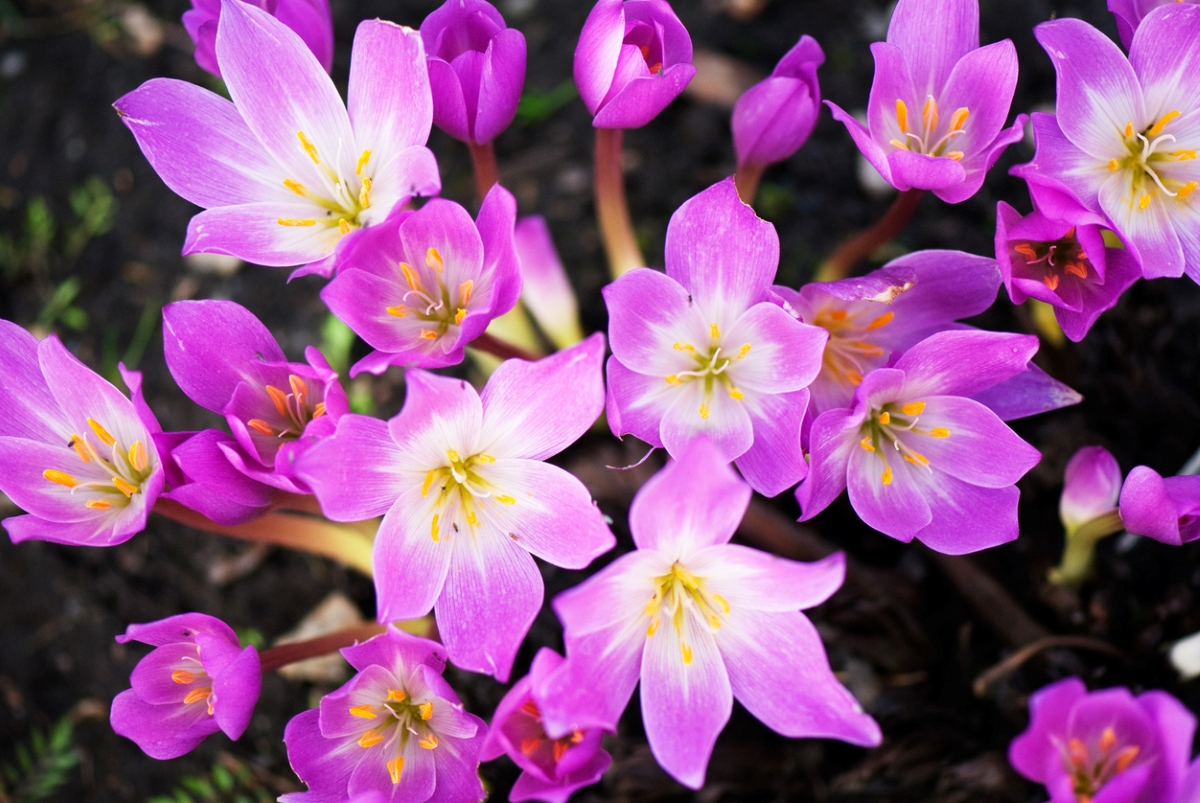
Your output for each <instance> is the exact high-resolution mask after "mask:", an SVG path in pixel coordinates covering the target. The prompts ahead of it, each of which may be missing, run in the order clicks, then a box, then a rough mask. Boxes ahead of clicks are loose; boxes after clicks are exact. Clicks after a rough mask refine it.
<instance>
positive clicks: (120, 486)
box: [112, 477, 138, 499]
mask: <svg viewBox="0 0 1200 803" xmlns="http://www.w3.org/2000/svg"><path fill="white" fill-rule="evenodd" d="M112 484H113V485H115V486H117V490H119V491H120V492H121V493H123V494H125V498H126V499H128V498H130V497H131V496H133V495H134V494H135V493H137V492H138V489H137V486H136V485H130V484H129V483H127V482H126V481H125V480H123V479H121V478H120V477H113V478H112Z"/></svg>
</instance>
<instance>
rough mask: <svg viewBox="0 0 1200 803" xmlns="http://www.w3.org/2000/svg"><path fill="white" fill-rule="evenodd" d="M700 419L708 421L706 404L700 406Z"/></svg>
mask: <svg viewBox="0 0 1200 803" xmlns="http://www.w3.org/2000/svg"><path fill="white" fill-rule="evenodd" d="M700 417H701V418H703V419H706V420H707V419H708V405H707V404H701V405H700Z"/></svg>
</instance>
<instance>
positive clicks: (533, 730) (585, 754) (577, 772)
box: [482, 647, 612, 803]
mask: <svg viewBox="0 0 1200 803" xmlns="http://www.w3.org/2000/svg"><path fill="white" fill-rule="evenodd" d="M562 662H563V659H562V656H561V655H559V654H558V653H556V652H554V650H550V649H546V648H544V647H543V648H542V649H541V650H539V651H538V654H537V655H535V656H534V658H533V666H532V667H530V669H529V674H528V675H526V676H525V677H523V678H521V679H520V680H518V681H517V682H516V683H515V684H513V687H512V688H511V689H509V692H508V694H506V695H504V699H503V700H501V701H500V705H498V706H496V714H495V716H494V717H493V718H492V727H491V729H490V730H489V731H488V736H487V740H486V741H485V742H484V743H483V753H482V758H483V760H484V761H491V760H492V759H494V758H499V757H500V756H502V755H504V754H506V753H507V754H508V756H509V758H511V759H512V760H513V761H514V762H515V763H516V765H517V766H518V767H520V768H521V777H519V778H517V782H516V783H515V784H513V788H512V791H511V792H510V793H509V795H508V799H509V801H510V802H511V803H520V801H523V800H544V801H546V802H547V803H567V799H568V798H569V797H570V796H571V795H573V794H574V793H575V792H576V791H577V790H579V789H582V788H583V787H585V786H591V785H592V784H594V783H596V781H598V780H600V776H601V775H603V774H604V772H605V770H607V769H608V767H609V765H610V764H612V756H610V755H609V754H608V753H606V752H605V751H604V750H602V749H600V742H601V740H602V739H603V738H604V731H603V730H602V729H600V728H589V729H587V730H577V731H572V732H571V733H569V734H567V735H566V736H563V737H561V738H558V739H552V738H550V737H549V736H547V735H546V730H545V728H544V727H543V726H542V714H541V706H542V705H543V704H544V699H545V696H544V694H543V688H542V687H543V686H544V685H545V683H546V680H547V679H548V678H549V677H550V675H551V674H552V673H553V672H554V671H555V670H557V669H558V668H559V667H560V666H561V665H562Z"/></svg>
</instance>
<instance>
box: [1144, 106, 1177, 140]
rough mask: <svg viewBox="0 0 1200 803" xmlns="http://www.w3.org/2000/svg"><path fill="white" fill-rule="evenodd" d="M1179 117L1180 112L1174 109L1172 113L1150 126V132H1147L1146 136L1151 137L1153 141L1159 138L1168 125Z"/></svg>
mask: <svg viewBox="0 0 1200 803" xmlns="http://www.w3.org/2000/svg"><path fill="white" fill-rule="evenodd" d="M1179 115H1180V112H1179V110H1178V109H1172V110H1171V111H1169V112H1167V113H1166V114H1164V115H1163V116H1162V117H1160V118H1158V122H1156V123H1155V124H1154V125H1152V126H1150V130H1149V131H1147V132H1146V136H1147V137H1150V138H1151V139H1153V138H1154V137H1157V136H1158V135H1159V134H1161V133H1162V132H1163V129H1164V128H1166V127H1167V123H1169V122H1171V121H1172V120H1174V119H1175V118H1176V117H1178V116H1179Z"/></svg>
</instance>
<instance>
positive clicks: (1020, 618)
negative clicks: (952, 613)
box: [925, 548, 1050, 648]
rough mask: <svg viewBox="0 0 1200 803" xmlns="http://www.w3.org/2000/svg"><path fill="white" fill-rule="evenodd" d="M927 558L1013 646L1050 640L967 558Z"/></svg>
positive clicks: (931, 554)
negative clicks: (1045, 639)
mask: <svg viewBox="0 0 1200 803" xmlns="http://www.w3.org/2000/svg"><path fill="white" fill-rule="evenodd" d="M925 554H926V555H927V556H928V557H929V558H930V559H931V560H933V562H934V563H936V564H937V565H938V567H939V568H940V569H941V570H942V572H943V573H944V574H945V575H946V577H947V578H949V580H950V582H951V583H953V584H954V587H955V588H957V589H958V593H959V594H962V596H963V598H964V599H965V600H966V601H967V602H968V603H969V604H970V605H971V607H972V608H974V609H975V612H976V613H977V614H979V616H980V617H981V618H982V619H983V620H984V621H985V622H987V623H988V625H990V626H991V628H992V629H993V630H995V631H996V633H997V635H999V636H1000V638H1002V639H1004V641H1006V642H1007V643H1008V644H1009V645H1010V646H1012V647H1016V648H1020V647H1025V646H1026V645H1028V644H1032V643H1034V642H1036V641H1038V640H1040V639H1044V638H1047V637H1049V636H1050V632H1049V631H1048V630H1046V628H1044V627H1042V626H1041V625H1039V624H1038V623H1037V622H1036V621H1034V619H1033V617H1031V616H1030V615H1029V614H1027V613H1026V612H1025V609H1024V608H1022V607H1021V606H1020V605H1019V604H1018V603H1017V601H1016V600H1014V599H1013V598H1012V597H1011V596H1009V593H1008V592H1007V591H1005V590H1004V587H1003V586H1001V585H1000V584H999V583H997V582H996V581H995V580H994V579H992V576H991V575H989V574H988V573H987V572H985V571H983V570H982V569H980V568H979V567H978V566H976V565H975V563H974V561H972V560H971V559H970V558H968V557H966V556H965V555H943V554H942V553H940V552H934V551H933V550H932V549H928V548H926V549H925Z"/></svg>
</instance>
